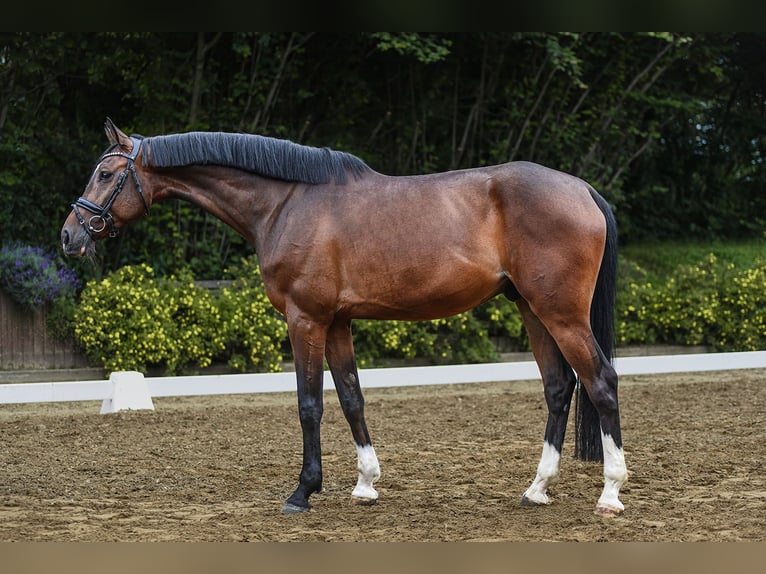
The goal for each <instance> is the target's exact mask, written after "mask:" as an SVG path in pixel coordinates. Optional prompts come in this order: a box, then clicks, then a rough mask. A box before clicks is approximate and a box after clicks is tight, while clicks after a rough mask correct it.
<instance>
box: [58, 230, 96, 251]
mask: <svg viewBox="0 0 766 574" xmlns="http://www.w3.org/2000/svg"><path fill="white" fill-rule="evenodd" d="M61 248H62V250H63V251H64V255H66V256H68V257H73V256H79V257H85V256H86V255H88V254H89V252H90V251H92V249H93V239H92V238H91V237H90V236H89V235H88V234H87V233H85V232H83V231H82V229H80V228H79V226H78V228H76V229H71V228H70V226H66V225H65V226H64V228H63V229H62V230H61Z"/></svg>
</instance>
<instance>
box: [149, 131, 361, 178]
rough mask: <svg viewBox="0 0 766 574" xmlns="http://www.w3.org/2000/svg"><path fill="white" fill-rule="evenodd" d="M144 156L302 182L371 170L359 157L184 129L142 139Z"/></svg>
mask: <svg viewBox="0 0 766 574" xmlns="http://www.w3.org/2000/svg"><path fill="white" fill-rule="evenodd" d="M144 145H145V146H147V149H148V153H147V154H146V157H145V161H146V163H147V164H148V165H151V166H155V167H177V166H184V165H222V166H227V167H235V168H239V169H244V170H246V171H250V172H253V173H257V174H259V175H262V176H264V177H270V178H273V179H281V180H285V181H300V182H304V183H313V184H316V183H330V182H331V181H332V180H334V181H335V182H336V183H339V184H340V183H345V182H346V174H347V173H351V174H352V175H353V176H354V177H358V176H359V175H361V174H362V173H364V172H367V171H372V170H371V169H370V167H369V166H368V165H367V164H366V163H365V162H364V161H362V160H361V159H359V158H358V157H356V156H354V155H352V154H350V153H346V152H341V151H334V150H331V149H329V148H316V147H310V146H305V145H300V144H296V143H293V142H291V141H288V140H282V139H277V138H271V137H265V136H259V135H249V134H235V133H224V132H188V133H182V134H172V135H164V136H155V137H149V138H146V139H145V140H144Z"/></svg>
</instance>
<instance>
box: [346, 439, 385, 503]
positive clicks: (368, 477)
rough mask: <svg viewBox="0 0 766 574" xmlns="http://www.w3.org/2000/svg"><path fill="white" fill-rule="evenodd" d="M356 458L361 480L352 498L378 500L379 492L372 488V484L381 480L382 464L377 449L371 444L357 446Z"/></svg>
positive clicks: (358, 481)
mask: <svg viewBox="0 0 766 574" xmlns="http://www.w3.org/2000/svg"><path fill="white" fill-rule="evenodd" d="M356 456H357V459H356V460H357V462H356V468H357V470H358V471H359V479H358V480H357V483H356V486H355V487H354V490H353V492H352V493H351V496H353V497H354V498H359V499H362V500H377V498H378V491H377V490H375V489H374V488H373V487H372V483H373V482H375V481H376V480H378V479H379V478H380V464H379V463H378V457H377V456H376V455H375V449H374V448H373V447H372V445H371V444H368V445H365V446H359V445H356Z"/></svg>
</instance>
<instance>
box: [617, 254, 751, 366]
mask: <svg viewBox="0 0 766 574" xmlns="http://www.w3.org/2000/svg"><path fill="white" fill-rule="evenodd" d="M637 270H638V271H637ZM639 275H641V273H640V269H638V267H637V266H634V269H633V273H632V278H631V279H630V280H627V281H625V283H624V285H623V286H622V287H621V289H620V291H619V293H618V297H617V302H618V313H617V316H618V319H617V340H618V344H623V345H626V344H655V343H666V344H677V345H707V346H710V347H711V348H713V349H714V350H717V351H747V350H757V349H764V348H766V323H765V322H764V311H763V309H765V308H766V264H764V263H763V262H758V261H756V262H755V266H754V267H752V268H748V269H738V268H737V267H736V265H735V264H734V263H728V264H721V263H720V262H719V260H718V258H717V257H716V256H715V255H714V254H712V253H711V254H709V255H708V256H707V257H706V258H705V259H703V260H702V261H700V262H699V263H697V264H694V265H679V266H678V267H677V268H676V269H675V271H674V272H673V273H671V274H670V276H669V277H667V279H666V280H665V282H664V283H663V284H660V285H656V284H654V283H651V282H649V281H645V282H642V281H636V276H639ZM644 276H645V274H644Z"/></svg>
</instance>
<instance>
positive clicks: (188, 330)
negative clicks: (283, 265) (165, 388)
mask: <svg viewBox="0 0 766 574" xmlns="http://www.w3.org/2000/svg"><path fill="white" fill-rule="evenodd" d="M219 322H220V319H219V314H218V310H217V308H216V304H215V301H214V300H213V297H212V295H211V294H210V293H209V292H208V291H207V290H205V289H201V288H198V287H196V286H195V285H194V283H193V282H192V280H191V278H190V277H188V276H182V277H174V276H173V277H168V278H160V279H157V278H155V276H154V271H153V270H152V268H151V267H149V266H148V265H145V264H142V265H136V266H125V267H122V268H120V269H118V270H117V271H114V272H113V273H111V274H109V275H108V276H107V277H105V278H104V279H102V280H100V281H96V280H94V281H91V282H89V283H88V284H87V285H86V286H85V289H84V290H83V292H82V294H81V297H80V303H79V305H78V307H77V310H76V311H75V317H74V334H75V339H76V340H77V342H78V344H79V345H80V346H81V347H82V348H83V350H84V351H85V353H86V355H87V356H88V357H89V359H90V360H91V361H93V362H95V363H100V364H101V365H103V366H104V369H105V370H106V371H108V372H111V371H122V370H139V371H145V370H146V369H147V368H149V367H157V366H161V367H164V368H165V371H166V373H167V374H173V373H176V372H177V371H179V370H181V369H183V368H184V367H186V366H188V365H198V366H200V367H205V366H207V365H209V364H210V363H211V361H212V360H213V358H214V357H215V356H217V355H218V354H220V353H221V352H222V351H223V349H224V341H223V338H222V337H221V335H220V333H219V329H218V328H217V327H216V325H217V324H218V323H219Z"/></svg>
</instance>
